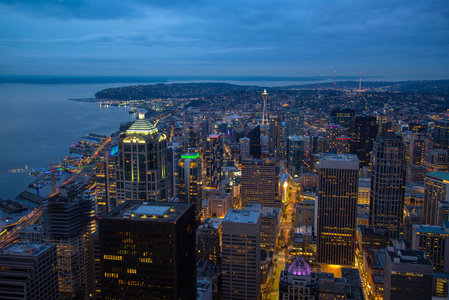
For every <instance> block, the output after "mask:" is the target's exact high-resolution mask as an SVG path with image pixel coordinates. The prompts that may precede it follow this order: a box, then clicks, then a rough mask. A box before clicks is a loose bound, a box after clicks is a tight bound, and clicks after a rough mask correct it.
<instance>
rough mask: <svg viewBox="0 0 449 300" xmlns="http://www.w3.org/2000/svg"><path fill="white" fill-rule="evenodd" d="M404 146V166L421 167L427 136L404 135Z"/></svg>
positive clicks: (421, 134)
mask: <svg viewBox="0 0 449 300" xmlns="http://www.w3.org/2000/svg"><path fill="white" fill-rule="evenodd" d="M404 144H405V166H406V167H409V166H423V164H424V152H425V149H426V148H427V136H426V135H425V134H423V133H414V134H410V133H409V134H406V135H405V136H404Z"/></svg>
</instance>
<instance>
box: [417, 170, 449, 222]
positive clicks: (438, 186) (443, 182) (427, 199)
mask: <svg viewBox="0 0 449 300" xmlns="http://www.w3.org/2000/svg"><path fill="white" fill-rule="evenodd" d="M447 202H449V173H448V172H432V173H427V174H426V176H425V178H424V203H423V220H424V224H427V225H439V226H442V225H443V224H442V223H441V221H440V206H439V204H440V203H447ZM446 221H447V220H446Z"/></svg>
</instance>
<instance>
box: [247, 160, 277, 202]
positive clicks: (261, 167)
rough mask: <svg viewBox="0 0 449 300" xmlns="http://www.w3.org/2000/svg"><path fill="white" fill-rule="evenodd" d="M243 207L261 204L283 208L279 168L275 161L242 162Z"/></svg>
mask: <svg viewBox="0 0 449 300" xmlns="http://www.w3.org/2000/svg"><path fill="white" fill-rule="evenodd" d="M241 194H242V206H246V204H247V203H259V204H262V206H269V207H281V206H282V202H281V201H279V168H278V167H277V166H276V164H275V162H274V161H273V160H268V159H267V160H262V159H244V160H243V161H242V186H241Z"/></svg>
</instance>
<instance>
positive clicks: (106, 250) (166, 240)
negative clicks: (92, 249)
mask: <svg viewBox="0 0 449 300" xmlns="http://www.w3.org/2000/svg"><path fill="white" fill-rule="evenodd" d="M195 231H196V225H195V209H194V205H193V204H182V203H167V202H144V201H127V202H125V203H124V204H122V205H121V206H119V207H117V208H116V209H115V210H113V211H112V212H111V213H109V214H107V215H106V216H105V217H103V218H102V219H100V230H99V235H100V264H101V293H102V299H196V257H195V256H196V250H195V239H196V233H195Z"/></svg>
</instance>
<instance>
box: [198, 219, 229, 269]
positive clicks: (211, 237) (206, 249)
mask: <svg viewBox="0 0 449 300" xmlns="http://www.w3.org/2000/svg"><path fill="white" fill-rule="evenodd" d="M222 221H223V219H219V218H206V219H205V220H204V221H203V222H201V225H200V226H198V229H197V230H196V250H197V260H200V259H207V260H209V261H210V262H212V263H214V264H217V265H221V235H222V229H221V223H222Z"/></svg>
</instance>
